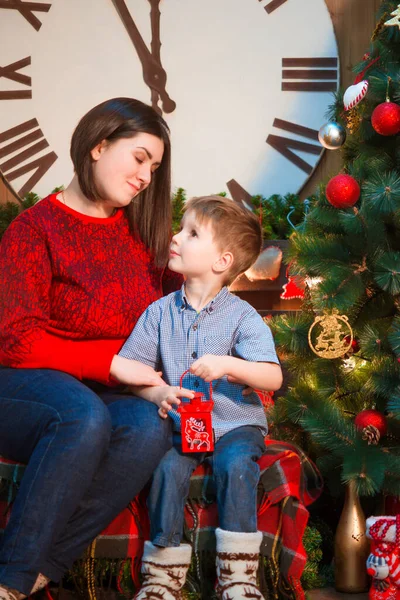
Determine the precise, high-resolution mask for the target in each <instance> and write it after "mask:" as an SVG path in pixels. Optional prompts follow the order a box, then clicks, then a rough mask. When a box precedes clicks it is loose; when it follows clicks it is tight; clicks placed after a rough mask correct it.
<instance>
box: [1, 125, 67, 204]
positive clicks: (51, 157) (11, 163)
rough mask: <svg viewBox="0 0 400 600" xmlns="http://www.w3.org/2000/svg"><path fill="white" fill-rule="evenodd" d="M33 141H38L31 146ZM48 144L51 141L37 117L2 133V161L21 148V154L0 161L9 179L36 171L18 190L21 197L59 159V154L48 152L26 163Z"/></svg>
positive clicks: (3, 171) (12, 179)
mask: <svg viewBox="0 0 400 600" xmlns="http://www.w3.org/2000/svg"><path fill="white" fill-rule="evenodd" d="M27 132H29V133H27ZM24 133H25V134H26V135H24V136H23V137H20V138H19V139H17V140H15V141H13V142H11V143H9V144H7V145H6V146H2V144H3V143H4V142H7V141H8V140H12V139H13V138H16V137H18V136H20V135H22V134H24ZM32 142H36V143H35V144H33V145H32V146H30V144H32ZM48 146H49V143H48V141H47V140H46V139H45V138H44V136H43V133H42V131H41V129H39V123H38V122H37V120H36V119H31V120H30V121H25V123H21V124H20V125H17V126H16V127H13V128H12V129H8V130H7V131H3V132H2V133H0V161H1V160H2V159H3V158H5V157H6V156H8V155H9V154H13V153H14V152H16V151H17V150H21V152H19V154H17V155H15V156H13V157H12V158H9V159H8V160H6V161H5V162H3V163H0V171H2V173H3V175H4V176H5V177H6V179H7V181H9V182H11V181H14V179H17V178H18V177H21V176H22V175H25V174H26V173H30V172H31V171H34V173H33V174H32V175H31V176H30V177H29V179H28V181H26V183H24V185H23V186H22V187H21V189H20V190H18V194H19V195H20V196H21V197H24V196H25V194H27V193H28V192H30V191H31V190H32V188H33V187H34V186H35V185H36V184H37V182H38V181H40V179H41V178H42V177H43V176H44V175H45V174H46V173H47V171H48V170H49V169H50V167H51V166H52V165H53V164H54V163H55V161H56V160H57V158H58V157H57V154H56V153H55V152H49V153H48V154H45V155H44V156H40V157H39V158H36V159H35V160H33V161H31V162H29V163H25V161H26V160H27V159H28V158H31V157H32V156H35V155H36V154H38V153H39V152H41V151H42V150H44V149H45V148H48ZM22 163H25V164H22ZM19 165H22V166H19ZM15 167H18V168H15Z"/></svg>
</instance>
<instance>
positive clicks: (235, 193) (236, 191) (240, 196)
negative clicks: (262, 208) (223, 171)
mask: <svg viewBox="0 0 400 600" xmlns="http://www.w3.org/2000/svg"><path fill="white" fill-rule="evenodd" d="M226 187H227V188H228V190H229V193H230V195H231V198H232V200H235V202H239V204H242V203H243V202H245V203H246V204H248V205H249V207H250V208H252V207H253V200H252V197H251V194H249V192H247V191H246V190H245V189H244V188H243V187H242V186H241V185H239V184H238V182H237V181H236V179H230V180H229V181H227V183H226Z"/></svg>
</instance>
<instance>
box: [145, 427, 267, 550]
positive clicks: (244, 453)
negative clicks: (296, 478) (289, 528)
mask: <svg viewBox="0 0 400 600" xmlns="http://www.w3.org/2000/svg"><path fill="white" fill-rule="evenodd" d="M264 451H265V445H264V435H263V434H262V433H261V431H260V430H259V429H258V427H254V426H245V427H239V428H238V429H234V430H232V431H229V432H228V433H226V434H225V435H224V436H222V438H220V439H219V440H218V441H217V443H216V444H215V448H214V452H213V453H212V454H209V453H208V454H206V453H201V452H196V453H187V454H183V453H182V450H181V436H180V435H175V436H174V445H173V447H172V448H171V449H170V450H169V451H168V452H167V454H166V455H165V456H164V458H163V459H162V461H161V463H160V464H159V465H158V467H157V469H156V470H155V472H154V475H153V481H152V485H151V490H150V494H149V497H148V508H149V516H150V538H151V541H152V542H153V544H155V545H156V546H163V547H170V546H179V544H180V543H181V541H182V536H183V526H184V513H183V509H184V506H185V502H186V499H187V496H188V493H189V485H190V477H191V475H192V473H193V471H194V469H195V468H196V467H197V466H198V465H199V464H200V463H201V462H203V461H204V460H205V459H206V458H207V460H210V462H211V466H212V469H213V477H214V481H215V486H216V495H217V507H218V518H219V526H220V527H221V529H225V530H226V531H240V532H246V533H251V532H254V531H257V487H258V481H259V478H260V468H259V466H258V464H257V463H256V461H257V460H258V459H259V458H260V457H261V456H262V454H263V453H264Z"/></svg>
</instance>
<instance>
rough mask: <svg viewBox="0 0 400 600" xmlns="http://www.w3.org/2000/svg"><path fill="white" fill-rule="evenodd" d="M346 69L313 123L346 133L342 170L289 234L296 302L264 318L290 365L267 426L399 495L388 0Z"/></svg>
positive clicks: (397, 226) (396, 83)
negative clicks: (325, 111)
mask: <svg viewBox="0 0 400 600" xmlns="http://www.w3.org/2000/svg"><path fill="white" fill-rule="evenodd" d="M391 17H393V18H391ZM355 74H356V75H355V82H354V85H353V86H351V87H350V88H349V89H348V90H347V91H346V93H345V94H344V96H343V93H339V94H337V96H336V97H335V101H334V104H333V106H332V107H331V111H330V115H329V120H330V123H329V124H327V125H329V127H327V126H324V127H323V128H322V129H321V132H322V133H323V134H326V135H328V134H329V130H330V134H329V135H332V131H333V133H334V137H331V139H329V137H328V139H327V138H326V137H325V138H324V137H323V135H321V136H320V140H321V143H322V144H323V145H325V146H326V147H331V148H332V147H335V144H336V145H340V144H342V142H343V140H344V137H346V135H347V139H346V142H345V143H344V145H343V146H342V148H341V150H340V151H341V152H342V156H343V170H342V172H341V173H339V174H338V175H336V176H335V177H333V178H332V179H331V180H330V181H329V183H328V185H327V186H326V187H325V186H321V188H320V190H319V193H318V194H317V198H316V201H315V202H314V203H313V206H312V208H311V210H310V212H309V214H308V215H307V217H306V219H305V222H304V224H303V225H304V226H303V227H302V228H301V230H300V229H299V230H298V231H296V232H294V233H293V235H292V236H291V244H290V250H289V257H288V260H289V272H290V274H292V275H297V276H299V277H301V278H302V279H303V282H304V284H305V299H304V302H303V308H302V310H301V311H300V312H299V313H297V314H295V313H290V314H286V315H281V316H279V317H276V318H274V319H272V320H271V321H269V323H270V324H271V327H272V328H273V331H274V333H275V341H276V343H277V345H278V348H279V350H280V352H281V355H282V357H283V360H284V363H285V365H286V367H287V368H288V370H289V372H290V374H291V377H290V386H289V390H288V391H287V393H286V394H285V396H284V397H281V398H280V399H279V401H278V402H277V406H276V414H275V416H274V418H275V422H277V423H278V425H277V426H276V427H275V429H274V430H273V431H272V435H273V437H276V436H277V435H279V432H280V430H281V431H282V430H283V431H285V429H286V430H287V429H288V427H289V423H292V424H293V423H294V424H296V425H297V426H300V428H299V429H298V432H299V433H298V434H297V435H298V436H299V435H300V436H301V442H300V443H302V445H303V446H304V444H305V443H308V449H309V451H310V452H311V454H312V455H313V456H316V457H318V464H319V466H320V467H321V470H322V472H323V473H325V474H326V475H327V477H329V478H335V476H337V478H338V479H339V478H340V480H341V482H342V483H350V482H354V485H355V486H356V489H357V491H358V493H359V494H360V495H364V496H374V495H376V494H378V493H379V492H383V493H385V494H393V495H400V364H399V360H400V135H398V134H399V132H400V106H399V103H400V5H399V6H398V3H397V2H393V1H387V0H386V1H383V2H382V5H381V8H380V11H379V14H378V24H377V27H376V29H375V31H374V33H373V36H372V40H371V45H370V49H369V51H368V53H367V54H366V55H365V56H364V58H363V60H362V62H361V63H360V64H359V65H357V67H356V68H355ZM327 132H328V134H327ZM338 140H339V141H338ZM292 439H293V438H292ZM337 483H338V482H337V480H336V484H337ZM337 487H340V486H337Z"/></svg>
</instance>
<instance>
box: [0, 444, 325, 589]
mask: <svg viewBox="0 0 400 600" xmlns="http://www.w3.org/2000/svg"><path fill="white" fill-rule="evenodd" d="M259 465H260V471H261V475H260V485H259V503H258V528H259V530H260V531H262V532H263V534H264V538H263V544H262V547H261V553H262V555H264V556H265V557H267V558H269V559H271V560H272V561H273V562H274V563H276V565H277V571H278V572H279V576H283V577H284V579H285V580H286V581H287V582H288V583H289V584H290V586H291V587H292V591H293V594H294V597H295V598H297V599H298V600H300V599H302V598H303V597H304V593H303V590H302V588H301V585H300V582H299V580H300V577H301V574H302V572H303V569H304V566H305V563H306V558H307V557H306V552H305V549H304V546H303V542H302V538H303V534H304V530H305V527H306V525H307V520H308V510H307V508H306V507H307V506H308V505H310V504H311V503H312V502H314V501H315V500H316V499H317V498H318V497H319V495H320V494H321V492H322V479H321V475H320V473H319V471H318V470H317V468H316V466H315V465H314V464H313V463H312V461H310V460H309V459H308V458H307V456H306V455H305V454H304V453H303V452H302V451H301V450H300V449H299V448H296V447H295V446H293V445H292V444H288V443H285V442H279V441H275V440H268V439H267V440H266V452H265V454H264V455H263V456H262V457H261V459H260V460H259ZM22 473H23V466H22V465H18V464H16V463H12V461H6V460H4V459H1V458H0V484H4V482H6V483H7V486H6V487H7V490H6V488H4V490H3V492H4V491H5V490H6V491H5V493H3V495H2V493H1V489H2V488H1V486H0V510H1V514H0V527H2V526H3V527H4V526H5V523H6V521H7V514H8V513H9V507H10V502H11V500H12V497H13V495H14V494H15V491H16V486H17V485H18V482H19V481H20V479H21V477H22ZM10 484H11V486H10ZM10 490H11V492H10ZM3 509H5V510H3ZM185 521H186V531H185V534H186V537H187V538H188V540H189V541H191V543H192V545H193V549H194V551H195V552H202V551H204V550H211V551H213V550H215V536H214V529H215V528H216V527H217V526H218V514H217V507H216V503H215V488H214V482H213V478H212V473H211V469H210V467H209V466H207V465H206V464H204V465H201V466H200V467H198V468H197V469H196V470H195V472H194V473H193V476H192V478H191V486H190V492H189V498H188V502H187V504H186V507H185ZM148 536H149V522H148V515H147V510H146V504H145V493H142V494H140V495H139V496H138V497H137V498H135V499H134V501H133V502H131V504H130V506H129V507H128V508H127V509H125V510H124V511H122V513H121V514H120V515H119V516H118V517H117V518H116V519H114V521H113V522H112V523H111V524H110V525H109V526H108V527H107V528H106V529H105V530H104V531H103V532H102V533H101V535H99V536H98V537H97V540H96V556H97V557H100V556H101V557H108V558H123V557H130V558H132V564H135V565H138V562H139V561H138V559H139V558H140V557H141V554H142V551H143V543H144V540H145V539H148ZM132 575H133V576H134V573H132ZM134 578H135V579H136V577H134Z"/></svg>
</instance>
